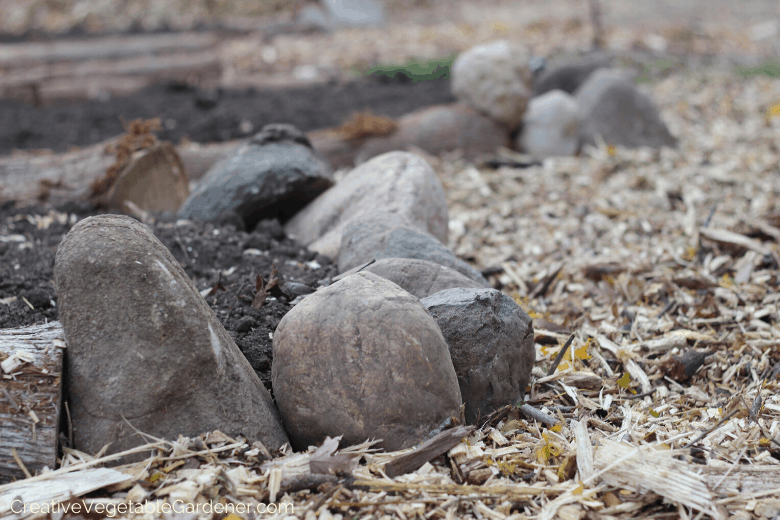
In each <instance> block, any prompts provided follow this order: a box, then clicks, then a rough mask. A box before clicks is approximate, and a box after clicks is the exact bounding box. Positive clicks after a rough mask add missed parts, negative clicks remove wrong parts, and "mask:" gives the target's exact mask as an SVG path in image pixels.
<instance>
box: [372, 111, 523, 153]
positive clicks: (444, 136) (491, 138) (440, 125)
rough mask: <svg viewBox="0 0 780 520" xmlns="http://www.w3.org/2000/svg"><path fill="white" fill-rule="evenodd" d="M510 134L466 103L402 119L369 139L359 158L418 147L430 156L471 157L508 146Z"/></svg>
mask: <svg viewBox="0 0 780 520" xmlns="http://www.w3.org/2000/svg"><path fill="white" fill-rule="evenodd" d="M508 142H509V133H508V131H507V129H506V127H504V126H503V125H500V124H498V123H496V122H494V121H493V120H491V119H490V118H488V117H485V116H483V115H482V114H480V113H479V112H477V111H476V110H474V109H473V108H471V107H470V106H468V105H465V104H459V103H454V104H451V105H438V106H433V107H428V108H423V109H422V110H418V111H416V112H412V113H411V114H407V115H405V116H403V117H401V118H400V119H399V120H398V130H397V131H396V132H395V133H393V134H391V135H389V136H381V137H372V138H369V139H368V140H367V141H366V142H365V143H364V144H363V146H362V147H361V149H360V152H359V153H358V155H357V162H363V161H365V160H367V159H370V158H372V157H374V156H376V155H379V154H381V153H385V152H389V151H392V150H403V149H405V148H408V147H409V146H415V147H417V148H420V149H421V150H425V151H426V152H428V153H430V154H434V155H437V154H440V153H443V152H448V151H452V150H462V151H463V154H464V155H465V156H467V157H473V156H475V155H478V154H482V153H492V152H494V151H495V150H496V148H498V147H501V146H507V143H508Z"/></svg>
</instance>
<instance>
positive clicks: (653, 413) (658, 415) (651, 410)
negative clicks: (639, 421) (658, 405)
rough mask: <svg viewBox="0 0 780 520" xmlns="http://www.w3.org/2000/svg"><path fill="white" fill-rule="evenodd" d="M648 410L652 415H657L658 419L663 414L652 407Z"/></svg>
mask: <svg viewBox="0 0 780 520" xmlns="http://www.w3.org/2000/svg"><path fill="white" fill-rule="evenodd" d="M648 411H649V412H650V415H652V416H653V417H655V418H656V419H658V418H659V417H661V414H660V413H658V412H656V411H655V410H653V409H652V408H648Z"/></svg>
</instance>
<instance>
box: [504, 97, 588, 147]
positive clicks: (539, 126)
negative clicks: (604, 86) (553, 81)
mask: <svg viewBox="0 0 780 520" xmlns="http://www.w3.org/2000/svg"><path fill="white" fill-rule="evenodd" d="M579 117H580V116H579V111H578V108H577V102H576V101H575V100H574V98H573V97H571V96H570V95H569V94H567V93H566V92H563V91H562V90H552V91H550V92H547V93H546V94H543V95H541V96H539V97H535V98H533V99H531V101H530V102H529V103H528V110H527V111H526V113H525V117H524V118H523V131H522V132H521V134H520V136H519V137H518V139H517V147H518V148H519V149H520V150H522V151H523V152H525V153H527V154H529V155H532V156H534V157H538V158H544V157H553V156H560V155H574V154H576V153H577V151H578V149H579V146H580V142H579V141H580V119H579Z"/></svg>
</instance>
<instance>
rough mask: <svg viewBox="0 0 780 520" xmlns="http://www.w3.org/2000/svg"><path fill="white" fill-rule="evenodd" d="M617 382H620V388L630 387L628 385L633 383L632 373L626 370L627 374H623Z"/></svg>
mask: <svg viewBox="0 0 780 520" xmlns="http://www.w3.org/2000/svg"><path fill="white" fill-rule="evenodd" d="M617 384H618V386H619V387H620V388H622V389H623V390H625V389H626V388H628V385H630V384H631V376H630V375H628V372H626V373H625V374H623V377H621V378H620V379H618V380H617Z"/></svg>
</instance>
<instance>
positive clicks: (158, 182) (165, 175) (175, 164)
mask: <svg viewBox="0 0 780 520" xmlns="http://www.w3.org/2000/svg"><path fill="white" fill-rule="evenodd" d="M189 194H190V188H189V179H188V178H187V172H186V171H185V170H184V164H182V161H181V159H180V158H179V154H178V153H176V148H174V147H173V145H172V144H171V143H167V142H166V143H159V144H156V145H154V146H153V147H151V148H147V149H145V150H141V151H139V152H136V153H135V155H134V156H133V157H132V158H131V159H130V160H129V161H128V163H127V164H126V165H125V166H124V167H123V168H122V170H121V171H120V172H119V175H118V176H117V179H116V181H115V182H114V183H113V185H112V186H111V188H110V189H109V190H108V193H107V194H106V198H105V200H106V204H107V205H108V207H110V208H114V209H117V210H119V211H127V210H128V208H127V206H126V204H125V203H126V202H131V203H132V204H135V205H136V206H137V207H138V208H140V209H142V210H144V211H176V210H178V209H179V206H181V204H182V203H183V202H184V201H185V200H187V197H188V196H189Z"/></svg>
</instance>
